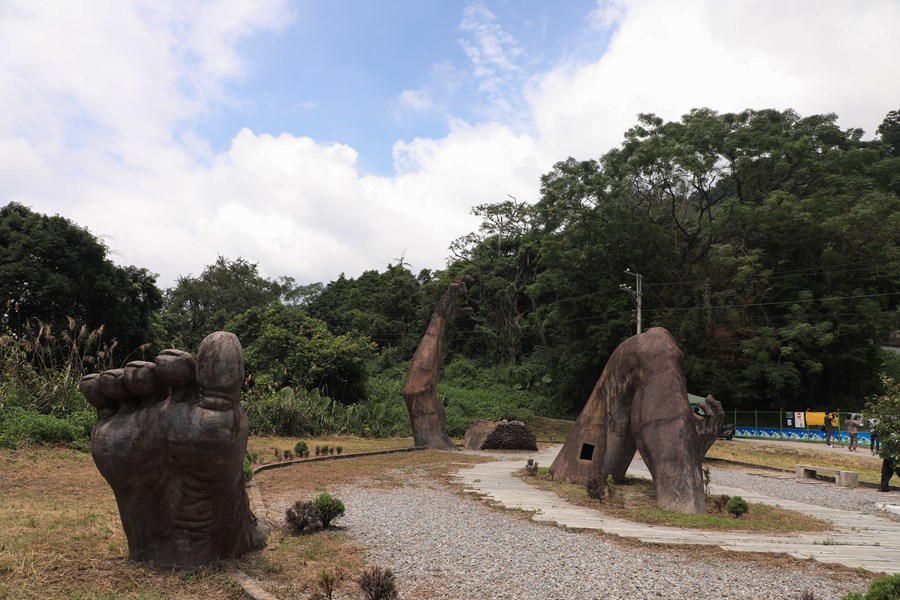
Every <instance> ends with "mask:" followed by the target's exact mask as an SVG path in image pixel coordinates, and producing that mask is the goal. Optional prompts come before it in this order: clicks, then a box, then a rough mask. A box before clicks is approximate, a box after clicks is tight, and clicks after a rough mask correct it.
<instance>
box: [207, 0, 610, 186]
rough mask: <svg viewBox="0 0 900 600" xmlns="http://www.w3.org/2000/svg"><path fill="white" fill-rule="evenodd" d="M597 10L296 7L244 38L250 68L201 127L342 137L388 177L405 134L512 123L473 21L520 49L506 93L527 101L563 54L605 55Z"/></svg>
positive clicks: (217, 138) (398, 3)
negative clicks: (479, 52) (486, 75)
mask: <svg viewBox="0 0 900 600" xmlns="http://www.w3.org/2000/svg"><path fill="white" fill-rule="evenodd" d="M467 6H468V7H469V12H470V16H468V17H467V16H466V15H465V14H464V13H465V10H466V7H467ZM596 6H597V5H596V2H592V1H589V0H579V1H571V2H560V3H548V2H541V1H537V0H528V1H526V2H512V1H501V2H497V1H494V2H484V3H480V4H468V5H467V4H465V3H461V2H447V1H436V0H430V1H421V0H419V1H416V0H393V1H388V2H372V1H371V0H369V1H366V0H341V1H338V2H303V3H299V4H297V5H294V6H292V7H291V12H292V19H291V22H290V23H289V24H287V25H286V28H285V29H284V30H283V31H281V32H279V33H277V34H273V35H261V36H255V37H253V38H251V39H249V40H248V41H246V42H245V43H244V44H243V45H242V50H243V51H244V52H245V53H246V57H247V61H248V63H249V64H250V74H249V75H248V77H247V79H246V80H244V81H240V82H236V83H235V84H233V85H232V86H229V88H228V89H227V92H228V94H229V95H230V96H232V97H233V98H234V99H235V100H236V103H235V104H234V105H221V106H219V107H217V108H216V110H214V111H212V112H211V113H210V114H208V115H206V116H205V117H204V118H203V119H202V120H201V121H200V122H199V123H198V130H199V132H200V133H201V134H202V135H203V136H204V137H206V138H207V139H209V140H210V141H211V142H212V143H213V144H214V147H215V148H216V149H217V150H223V149H225V148H227V146H228V144H229V143H230V141H231V139H232V137H233V136H234V134H235V133H236V132H237V131H238V130H239V129H240V128H241V127H249V128H250V129H252V130H253V131H255V132H256V133H270V134H273V135H277V134H279V133H282V132H287V133H291V134H294V135H307V136H310V137H312V138H314V139H316V140H319V141H321V142H335V141H339V142H342V143H346V144H349V145H351V146H353V147H354V148H355V149H356V150H358V151H359V153H360V167H361V169H362V170H363V171H365V172H369V173H377V174H380V175H391V174H393V172H394V168H393V160H392V156H391V147H392V145H393V143H394V142H395V141H396V140H398V139H405V140H409V139H412V138H414V137H428V138H439V137H443V136H445V135H446V134H447V133H448V117H451V116H452V117H456V118H460V119H464V120H466V121H469V122H477V121H480V120H483V119H485V118H486V117H488V118H490V117H498V116H499V117H500V118H505V119H508V120H513V119H515V117H516V115H514V114H504V115H494V114H492V113H491V107H490V102H491V99H492V95H491V93H489V92H485V91H483V90H479V83H480V81H481V79H483V78H479V77H477V76H475V75H474V74H473V72H472V59H471V58H470V57H469V56H468V55H467V54H466V47H476V46H477V45H478V39H477V38H478V33H479V32H478V31H477V30H473V29H474V25H475V24H477V25H479V26H482V27H484V28H492V27H493V28H498V29H500V28H502V30H503V31H504V32H506V33H507V34H508V36H509V39H508V40H507V49H508V50H513V51H516V52H518V53H517V54H515V56H513V57H512V58H513V59H514V60H515V64H516V66H517V67H518V69H519V70H518V71H516V72H514V73H509V74H508V75H506V76H507V77H508V83H509V87H507V88H506V89H505V90H504V92H505V94H507V95H508V97H509V99H510V101H511V102H513V103H515V104H519V103H521V101H522V99H521V86H523V85H524V84H525V83H526V82H527V79H528V77H529V76H530V74H532V73H537V72H541V71H543V70H546V69H550V68H552V67H553V66H554V65H555V64H557V63H558V62H560V61H561V60H563V59H565V60H590V59H594V60H596V59H598V58H599V57H600V56H602V54H603V49H604V47H605V44H606V41H607V36H606V35H604V34H603V32H600V31H597V29H596V28H593V27H592V26H591V25H590V23H589V20H588V17H589V15H590V14H591V13H592V12H593V11H594V10H595V9H596ZM476 8H480V10H476ZM464 23H466V24H469V26H468V27H464ZM404 91H423V92H424V93H427V94H428V97H429V99H430V100H431V101H432V102H433V103H434V106H433V107H431V108H429V109H427V110H418V111H417V110H410V109H409V108H408V107H407V106H404V105H403V103H402V102H401V101H400V99H399V96H400V95H401V94H402V93H403V92H404ZM516 108H518V109H520V110H522V107H521V106H516ZM522 116H523V117H524V118H526V119H527V115H522Z"/></svg>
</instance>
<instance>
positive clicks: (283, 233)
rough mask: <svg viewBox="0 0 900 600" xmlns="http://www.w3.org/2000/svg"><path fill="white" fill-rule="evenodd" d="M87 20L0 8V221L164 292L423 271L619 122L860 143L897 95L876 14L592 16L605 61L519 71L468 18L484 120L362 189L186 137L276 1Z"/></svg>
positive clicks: (271, 142) (114, 8) (689, 6)
mask: <svg viewBox="0 0 900 600" xmlns="http://www.w3.org/2000/svg"><path fill="white" fill-rule="evenodd" d="M93 6H94V8H93V9H91V10H85V9H84V8H83V5H81V4H79V6H78V7H76V6H75V5H74V4H73V3H71V2H65V1H59V2H54V3H51V2H49V1H47V2H33V1H31V0H7V1H5V2H4V3H2V4H0V39H3V40H4V52H2V53H0V204H5V203H6V202H8V201H13V200H15V201H20V202H23V203H25V204H29V205H31V206H33V207H34V208H35V209H36V210H38V211H41V212H47V213H57V212H59V213H61V214H63V215H65V216H67V217H69V218H72V219H73V220H75V221H76V222H77V223H79V224H81V225H84V226H87V227H89V228H90V229H91V230H92V231H93V232H94V233H95V234H98V235H102V236H104V239H106V240H107V243H108V244H109V245H110V246H111V247H112V248H114V249H116V250H117V251H118V253H119V254H118V260H120V262H122V263H124V264H136V265H139V266H146V267H147V268H149V269H151V270H153V271H156V272H159V273H160V274H161V280H160V283H161V284H163V285H169V284H171V283H172V282H173V281H174V279H175V278H176V277H177V276H178V275H186V274H190V273H193V274H195V275H196V274H199V273H200V271H201V270H202V269H203V267H204V266H205V265H208V264H210V263H212V262H213V261H214V260H215V257H216V255H217V254H222V255H225V256H227V257H229V258H236V257H237V256H243V257H244V258H246V259H248V260H252V261H258V262H259V264H260V269H261V271H262V272H263V273H264V274H266V275H267V276H269V277H276V276H279V275H291V276H293V277H295V278H297V280H298V281H300V282H308V281H319V280H321V281H329V280H331V279H334V278H335V277H336V276H337V274H338V273H340V272H341V271H344V272H346V273H347V274H348V275H351V276H355V275H358V274H359V273H360V272H361V271H362V270H364V269H371V268H377V269H382V268H384V266H385V265H386V264H387V263H388V262H391V261H393V260H394V259H395V258H396V257H398V256H400V255H401V253H404V252H405V258H406V260H407V261H409V262H410V263H412V264H413V265H414V267H415V268H417V269H418V268H426V267H427V268H440V267H442V266H443V262H444V258H445V257H446V256H447V254H448V252H447V248H448V246H449V244H450V242H451V241H452V240H453V239H454V238H456V237H458V236H461V235H464V234H465V233H468V232H469V231H473V230H474V229H475V228H476V227H477V222H476V221H475V219H474V218H473V217H472V216H471V215H470V214H469V211H470V209H471V207H472V206H474V205H476V204H481V203H486V202H497V201H502V200H504V199H506V197H507V194H510V195H513V196H516V197H517V198H518V199H519V200H526V201H533V200H535V199H537V196H538V193H539V177H540V175H541V174H543V173H545V172H546V171H548V170H549V169H550V167H551V166H552V164H553V162H555V161H557V160H562V159H564V158H566V157H567V156H570V155H571V156H575V157H577V158H591V157H598V156H600V155H601V154H603V153H604V152H606V151H607V150H608V149H609V148H611V147H613V146H616V145H618V144H619V143H620V141H621V139H622V133H623V132H624V131H625V130H626V129H627V128H628V127H630V126H632V125H633V124H634V123H635V115H636V114H637V113H638V112H656V113H657V114H659V115H661V116H663V117H665V118H668V119H677V118H679V117H680V115H682V114H683V113H685V112H687V111H688V110H689V109H690V108H692V107H698V106H709V107H711V108H713V109H716V110H719V111H736V110H742V109H744V108H747V107H753V108H765V107H775V108H788V107H792V108H795V109H797V110H798V111H799V112H801V113H802V114H811V113H819V112H832V111H833V112H837V113H838V114H839V115H840V116H841V122H842V124H843V125H845V126H847V127H851V126H853V127H856V126H859V127H864V128H866V129H867V130H868V131H869V132H870V133H871V132H872V131H874V128H875V126H877V124H878V123H879V122H880V121H881V119H882V118H883V116H884V115H885V114H886V113H887V112H888V111H889V110H891V109H894V108H897V98H900V80H898V79H897V78H896V77H893V74H894V73H897V72H900V36H897V35H895V31H894V30H893V27H892V26H893V25H894V24H896V23H898V22H900V4H898V3H897V2H895V1H893V0H868V1H867V2H865V3H848V2H844V1H841V0H820V1H817V2H815V3H814V4H811V3H801V2H797V3H789V2H783V1H778V2H776V1H772V0H754V1H752V2H751V1H747V2H738V1H734V2H720V1H714V0H683V1H681V2H677V3H674V2H665V1H662V0H657V1H651V0H633V1H626V0H616V2H613V3H598V12H597V13H596V14H595V15H594V16H593V17H592V19H593V20H592V21H591V23H593V24H594V26H598V27H614V28H615V29H614V32H613V36H612V39H611V41H610V44H609V49H608V52H607V53H606V55H605V56H604V57H603V58H602V59H601V60H599V61H596V62H592V63H585V64H581V63H578V64H576V63H566V64H561V65H559V66H558V67H557V68H555V69H553V70H551V71H549V72H546V73H537V74H529V73H525V72H523V71H522V69H521V67H520V66H519V64H520V59H521V50H520V49H519V46H518V44H517V43H516V41H515V40H514V39H513V38H511V37H510V36H508V34H505V33H504V31H505V30H504V29H503V27H502V25H501V24H500V23H499V21H498V20H497V19H496V17H495V16H493V15H491V14H489V11H487V9H485V8H484V7H480V6H478V5H473V6H472V7H470V8H469V9H467V12H466V13H465V14H464V19H463V23H464V27H463V33H464V34H465V35H466V36H467V37H466V39H467V40H468V42H467V43H468V46H467V51H468V52H469V57H470V58H471V60H472V64H473V68H474V69H475V72H476V73H477V74H478V77H479V78H480V79H479V80H480V81H481V83H482V84H484V87H483V89H482V93H483V94H485V95H484V98H485V99H486V100H488V101H492V102H493V101H496V102H495V103H494V105H493V106H494V109H496V111H495V113H493V114H494V118H492V119H487V120H486V121H485V122H482V123H466V122H463V121H461V120H458V119H451V120H450V131H449V133H448V134H447V135H446V136H444V137H442V138H440V139H427V138H416V139H413V140H408V141H398V142H396V143H395V145H394V147H393V156H394V161H395V164H396V168H397V172H396V174H395V175H393V176H366V175H363V174H362V173H361V172H360V169H359V167H358V165H357V159H358V156H357V152H356V150H355V149H354V148H351V147H349V146H347V145H346V144H341V143H332V144H325V143H321V142H319V141H317V140H314V139H311V138H309V137H303V136H302V135H288V134H282V135H275V136H273V135H261V134H257V133H254V132H253V131H250V130H249V129H244V130H241V131H239V132H237V133H236V134H235V136H234V138H233V139H232V141H231V144H230V146H229V147H228V148H227V149H226V150H224V151H222V152H218V153H217V152H215V151H213V150H212V149H211V147H210V144H209V143H208V142H207V141H206V140H204V139H202V138H200V137H198V136H197V135H196V134H195V133H194V132H192V131H191V128H190V123H191V122H192V119H194V118H195V117H196V116H197V115H199V114H202V113H203V111H205V110H208V109H209V108H210V107H214V106H215V105H216V103H219V102H226V101H227V102H231V101H232V100H234V101H236V102H238V103H240V99H236V100H235V99H228V98H224V97H223V96H222V94H223V91H222V90H223V89H225V86H226V84H227V82H228V81H230V80H234V79H236V78H241V77H245V76H246V75H247V74H248V73H249V72H250V71H252V68H253V66H252V65H249V64H247V63H245V62H244V61H243V59H242V56H241V54H240V52H239V47H240V46H239V41H240V40H241V39H243V38H244V37H245V36H247V35H250V34H253V33H254V32H261V31H265V32H269V31H274V30H277V29H278V28H280V27H283V26H284V24H285V23H286V22H288V21H289V20H290V19H291V18H292V15H291V13H290V11H289V9H288V7H287V6H286V5H285V4H284V3H283V2H281V1H279V0H269V1H268V2H263V1H262V0H222V1H221V2H204V3H200V4H191V5H190V7H189V8H187V9H185V8H183V7H184V4H183V3H179V2H175V1H174V0H171V1H168V2H157V1H152V2H151V1H149V0H148V1H147V2H146V3H141V2H137V1H136V2H124V1H120V0H106V1H105V2H104V1H103V0H96V2H95V3H94V4H93ZM811 6H812V7H814V8H810V7H811ZM597 15H600V16H599V17H598V16H597ZM460 77H461V75H460V73H459V72H458V71H457V70H455V69H453V68H452V65H451V64H450V63H447V62H442V63H437V65H436V67H435V71H434V80H435V82H434V83H433V85H434V86H435V87H434V89H432V88H425V89H423V90H420V91H411V90H407V92H404V93H402V94H399V96H398V97H399V99H400V101H405V102H406V103H407V106H408V107H410V108H416V107H418V108H420V109H425V108H427V107H428V103H429V101H431V100H432V99H433V98H434V97H435V96H438V97H439V96H440V94H439V93H438V91H439V87H440V86H441V85H443V86H444V87H445V88H446V89H456V86H458V85H459V83H460ZM529 78H530V80H531V81H532V84H531V85H530V87H528V88H527V90H526V91H527V96H526V98H527V102H523V101H522V98H521V96H520V94H521V93H522V90H523V82H524V81H526V80H527V79H529ZM501 84H502V85H501ZM432 92H433V93H432ZM495 92H496V94H497V95H496V96H492V95H491V94H494V93H495ZM504 102H505V103H507V106H509V105H515V106H517V107H518V108H517V111H520V110H523V109H524V110H527V111H528V112H529V113H530V116H531V117H532V119H533V122H534V129H532V130H528V131H527V132H523V131H522V130H520V129H518V128H517V127H516V126H515V125H514V124H512V123H516V122H519V120H520V118H519V115H516V116H511V115H510V114H509V113H508V112H504V110H501V109H502V107H503V103H504ZM434 110H442V111H443V110H446V107H440V108H439V109H437V108H435V109H434ZM501 119H502V120H501ZM338 141H340V140H338Z"/></svg>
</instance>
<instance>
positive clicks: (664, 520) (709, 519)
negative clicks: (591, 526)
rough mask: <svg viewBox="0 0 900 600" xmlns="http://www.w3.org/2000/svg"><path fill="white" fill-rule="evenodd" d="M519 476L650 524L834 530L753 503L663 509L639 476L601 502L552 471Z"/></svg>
mask: <svg viewBox="0 0 900 600" xmlns="http://www.w3.org/2000/svg"><path fill="white" fill-rule="evenodd" d="M519 476H520V477H521V478H522V480H523V481H525V482H527V483H530V484H532V485H534V486H536V487H539V488H541V489H545V490H549V491H552V492H554V493H555V494H557V495H559V496H560V497H562V498H564V499H566V500H568V501H569V502H572V503H573V504H577V505H579V506H584V507H587V508H592V509H594V510H596V511H598V512H600V513H601V514H604V515H607V516H610V517H616V518H619V519H626V520H629V521H635V522H638V523H646V524H648V525H665V526H670V527H688V528H692V529H715V530H729V531H769V532H783V533H787V532H792V531H829V530H831V529H833V526H832V525H831V524H830V523H828V522H827V521H823V520H820V519H816V518H813V517H810V516H808V515H803V514H801V513H797V512H794V511H790V510H785V509H783V508H779V507H776V506H770V505H767V504H754V503H751V504H750V511H749V512H748V513H747V514H746V515H744V516H742V517H741V518H739V519H736V518H734V517H732V516H731V515H729V514H728V513H725V512H721V513H719V512H715V509H714V507H713V506H712V503H711V502H710V507H709V508H710V511H711V513H710V514H701V515H694V514H683V513H677V512H672V511H667V510H663V509H661V508H659V507H658V506H656V498H655V495H654V488H653V482H652V481H650V480H648V479H641V478H637V477H626V478H625V481H624V482H623V483H620V484H615V485H614V488H613V490H614V496H613V498H612V499H604V500H602V501H601V500H595V499H593V498H591V497H589V496H588V494H587V489H586V488H585V486H583V485H575V484H571V483H565V482H559V481H553V480H552V479H551V478H550V475H549V473H548V474H546V475H545V474H539V475H537V476H529V475H527V474H526V473H525V470H524V469H523V470H522V471H520V472H519Z"/></svg>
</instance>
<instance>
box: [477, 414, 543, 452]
mask: <svg viewBox="0 0 900 600" xmlns="http://www.w3.org/2000/svg"><path fill="white" fill-rule="evenodd" d="M464 441H465V447H466V450H537V449H538V447H537V436H535V435H534V432H532V431H531V429H529V428H528V425H526V424H525V423H523V422H522V421H507V420H506V419H504V420H502V421H475V422H474V423H472V424H471V425H470V426H469V428H468V429H467V430H466V435H465V438H464Z"/></svg>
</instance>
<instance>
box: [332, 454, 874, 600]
mask: <svg viewBox="0 0 900 600" xmlns="http://www.w3.org/2000/svg"><path fill="white" fill-rule="evenodd" d="M713 481H714V482H719V483H721V484H722V485H734V486H736V487H743V486H751V489H761V485H767V484H771V485H773V486H775V487H774V488H773V489H778V488H780V487H781V486H783V485H784V484H785V483H788V482H786V481H784V480H776V479H771V480H770V479H768V478H765V477H757V476H752V475H744V474H741V473H739V472H734V471H728V470H724V469H716V470H715V471H714V475H713ZM761 482H765V483H761ZM411 483H413V482H411ZM790 483H793V482H790ZM795 486H802V484H794V485H788V486H785V488H787V487H795ZM823 487H824V486H816V490H815V491H810V490H803V489H797V490H795V492H796V493H797V494H801V495H802V494H810V493H811V494H812V495H813V496H815V497H817V498H819V500H820V502H822V501H829V502H830V501H833V502H844V501H843V500H840V499H839V497H838V496H837V495H835V496H834V497H832V496H831V494H827V493H821V490H822V489H823ZM340 494H341V497H342V498H343V499H344V501H345V503H346V504H347V515H346V516H345V517H344V518H343V519H342V526H343V527H344V528H345V530H346V531H347V533H348V534H349V535H350V536H351V537H352V538H354V539H356V540H358V541H359V542H361V543H363V544H364V545H365V546H366V547H368V548H369V561H370V562H372V563H374V564H379V565H382V566H387V567H390V568H392V569H393V570H394V572H395V573H396V575H397V579H398V582H399V587H400V590H401V594H402V597H403V598H405V599H413V598H416V599H418V598H434V599H455V600H463V599H472V600H476V599H478V600H481V599H511V600H531V599H534V600H554V599H559V600H564V599H565V600H572V599H593V598H597V599H599V598H604V599H607V598H609V599H613V598H636V599H641V598H678V599H688V598H698V599H699V598H704V599H720V598H726V599H732V598H746V599H751V598H752V599H762V598H778V599H785V598H788V599H797V598H800V595H801V593H802V592H803V591H804V590H812V591H814V593H815V598H816V599H817V600H825V599H829V598H841V597H842V596H843V595H844V594H846V593H847V592H849V591H865V589H866V588H867V587H868V578H866V577H852V578H851V579H850V580H847V579H834V578H833V576H831V575H830V574H829V571H828V570H827V569H826V568H824V567H821V566H820V565H817V564H810V566H809V567H808V568H806V567H804V568H803V569H798V568H797V563H796V562H793V561H792V562H791V563H790V564H789V565H786V567H785V568H781V567H779V566H778V565H777V562H775V563H774V564H773V563H764V562H753V561H747V560H742V559H740V557H737V558H729V559H715V560H710V561H708V562H707V561H704V560H703V559H701V558H697V557H696V555H695V556H691V555H690V554H689V553H687V552H685V551H684V550H683V549H678V548H657V547H650V546H636V545H634V544H628V543H621V542H617V541H615V540H613V539H609V538H603V537H601V536H599V535H596V534H592V533H570V532H566V531H565V530H563V529H560V528H557V527H552V526H547V525H540V524H537V523H533V522H531V521H529V520H526V519H522V518H519V517H517V516H515V515H513V514H509V513H503V512H500V511H497V510H493V509H491V508H489V507H487V506H485V505H484V504H482V503H480V502H478V501H476V500H473V499H469V498H464V497H460V496H459V495H458V494H456V493H454V492H453V491H451V490H449V489H445V488H443V487H441V486H439V485H437V486H436V485H435V484H434V482H431V481H420V482H415V483H414V484H412V485H409V486H407V487H404V488H400V489H396V490H381V489H367V488H352V489H345V490H342V491H341V493H340ZM826 497H828V498H830V499H829V500H822V499H823V498H826ZM798 499H801V498H799V497H798ZM803 501H810V499H809V498H806V499H803ZM844 506H846V505H843V504H842V505H841V507H844ZM738 535H739V534H738ZM709 556H715V553H714V552H711V553H710V554H709ZM717 561H722V562H717ZM844 577H845V578H846V575H845V576H844Z"/></svg>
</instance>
